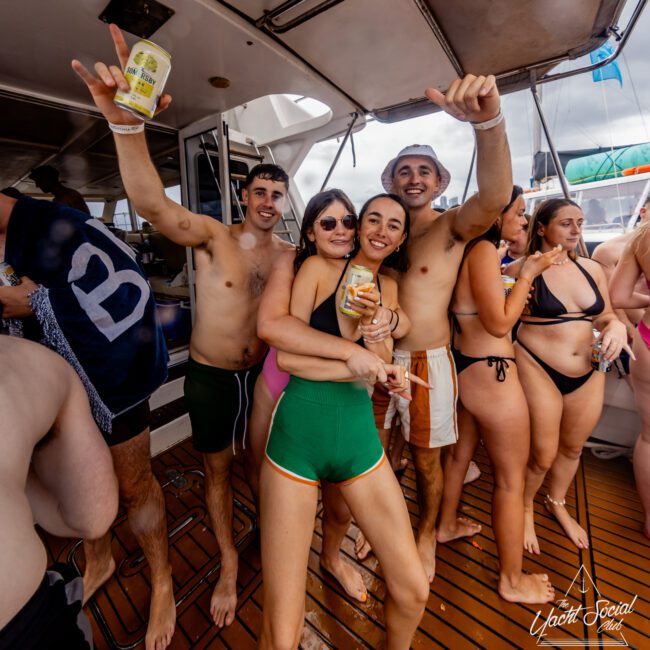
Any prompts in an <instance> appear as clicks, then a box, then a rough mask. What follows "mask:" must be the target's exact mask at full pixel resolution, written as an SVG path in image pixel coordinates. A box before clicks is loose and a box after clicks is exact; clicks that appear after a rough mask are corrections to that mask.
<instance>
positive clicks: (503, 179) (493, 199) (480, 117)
mask: <svg viewBox="0 0 650 650" xmlns="http://www.w3.org/2000/svg"><path fill="white" fill-rule="evenodd" d="M425 93H426V95H427V97H428V98H429V99H430V100H431V101H432V102H433V103H434V104H437V105H438V106H440V108H442V109H443V110H444V111H445V112H447V113H449V114H450V115H452V116H453V117H455V118H456V119H458V120H460V121H462V122H470V123H471V124H472V126H473V127H474V130H475V132H476V179H477V182H478V192H477V193H476V194H475V195H474V196H472V197H471V198H469V199H468V200H467V201H465V203H463V205H461V206H460V207H459V208H456V209H454V210H453V211H450V215H449V216H450V217H451V224H450V225H451V229H452V231H453V233H454V234H455V235H456V236H457V237H459V238H460V239H462V240H463V241H469V240H470V239H472V238H474V237H477V236H478V235H480V234H481V233H483V232H485V231H486V230H487V229H488V228H489V227H490V226H491V225H492V224H493V223H494V222H495V221H496V219H497V218H498V217H499V215H500V214H501V211H502V210H503V208H504V207H505V206H506V205H508V201H509V200H510V195H511V194H512V164H511V161H510V148H509V146H508V139H507V137H506V129H505V124H504V122H503V116H502V113H501V99H500V97H499V91H498V90H497V86H496V80H495V78H494V76H493V75H489V76H488V77H484V76H478V77H476V76H474V75H466V76H465V77H464V78H463V79H456V81H454V82H453V83H452V84H451V86H449V90H447V93H446V94H445V95H443V94H442V93H441V92H440V91H438V90H436V89H435V88H427V90H426V91H425Z"/></svg>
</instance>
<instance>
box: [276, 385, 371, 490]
mask: <svg viewBox="0 0 650 650" xmlns="http://www.w3.org/2000/svg"><path fill="white" fill-rule="evenodd" d="M266 458H267V460H268V461H269V462H270V463H271V465H272V467H273V468H274V469H276V470H277V471H278V472H280V473H281V474H283V475H284V476H287V477H289V478H292V479H294V480H296V481H300V482H303V483H308V484H311V485H318V483H319V482H320V481H328V482H330V483H340V484H344V483H350V482H352V481H354V480H355V479H358V478H360V477H362V476H364V475H365V474H368V473H369V472H372V471H373V470H374V469H376V468H377V467H379V466H380V465H381V463H382V461H383V460H384V450H383V448H382V446H381V442H380V440H379V436H378V434H377V428H376V426H375V420H374V417H373V413H372V402H371V401H370V397H369V396H368V391H367V390H366V388H365V386H362V385H359V384H356V383H351V382H345V383H343V382H333V381H308V380H306V379H299V378H298V377H291V379H290V380H289V383H288V385H287V387H286V388H285V390H284V393H282V395H281V396H280V399H279V400H278V403H277V404H276V407H275V411H274V412H273V417H272V418H271V431H270V434H269V439H268V442H267V445H266Z"/></svg>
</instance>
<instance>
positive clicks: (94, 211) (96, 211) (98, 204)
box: [86, 201, 104, 219]
mask: <svg viewBox="0 0 650 650" xmlns="http://www.w3.org/2000/svg"><path fill="white" fill-rule="evenodd" d="M86 205H87V206H88V209H89V210H90V214H91V215H92V216H93V217H95V219H101V218H102V216H103V214H104V202H103V201H86Z"/></svg>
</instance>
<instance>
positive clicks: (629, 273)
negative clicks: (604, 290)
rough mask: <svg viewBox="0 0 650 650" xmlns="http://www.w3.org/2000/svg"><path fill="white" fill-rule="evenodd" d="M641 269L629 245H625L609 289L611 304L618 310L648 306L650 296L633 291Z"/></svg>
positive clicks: (649, 304)
mask: <svg viewBox="0 0 650 650" xmlns="http://www.w3.org/2000/svg"><path fill="white" fill-rule="evenodd" d="M641 273H642V271H641V267H640V266H639V262H638V260H637V259H636V256H635V255H634V251H633V250H632V247H631V246H630V244H627V246H626V247H625V250H624V251H623V255H622V256H621V259H620V261H619V263H618V264H617V265H616V268H615V269H614V272H613V273H612V275H611V279H610V283H609V289H610V292H611V297H612V303H613V304H614V306H615V307H618V308H620V309H645V308H647V307H648V306H650V296H648V295H647V294H643V293H639V292H638V291H635V290H634V288H635V285H636V282H637V280H638V279H639V276H640V275H641Z"/></svg>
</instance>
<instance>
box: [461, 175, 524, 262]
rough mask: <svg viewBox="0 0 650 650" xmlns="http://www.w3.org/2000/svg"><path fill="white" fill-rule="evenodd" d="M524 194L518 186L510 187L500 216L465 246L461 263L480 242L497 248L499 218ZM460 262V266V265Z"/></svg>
mask: <svg viewBox="0 0 650 650" xmlns="http://www.w3.org/2000/svg"><path fill="white" fill-rule="evenodd" d="M523 193H524V190H523V189H522V188H521V187H520V186H519V185H513V186H512V193H511V194H510V201H509V203H508V205H506V207H505V208H503V210H501V216H500V217H499V218H498V219H497V220H496V221H495V222H494V223H493V224H492V225H491V226H490V227H489V228H488V229H487V230H486V231H485V232H484V233H483V234H482V235H479V236H478V237H474V239H471V240H470V241H469V242H467V246H465V250H464V251H463V262H464V261H465V258H466V257H467V255H468V254H469V252H470V251H471V250H472V248H474V246H476V244H478V243H479V242H480V241H483V240H485V241H489V242H491V243H492V244H494V245H495V246H496V247H497V248H499V244H500V242H501V217H502V216H503V215H504V214H505V213H506V212H508V210H510V208H511V207H512V205H513V204H514V202H515V201H516V200H517V199H518V198H519V197H520V196H521V195H522V194H523ZM463 262H461V266H462V263H463Z"/></svg>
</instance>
